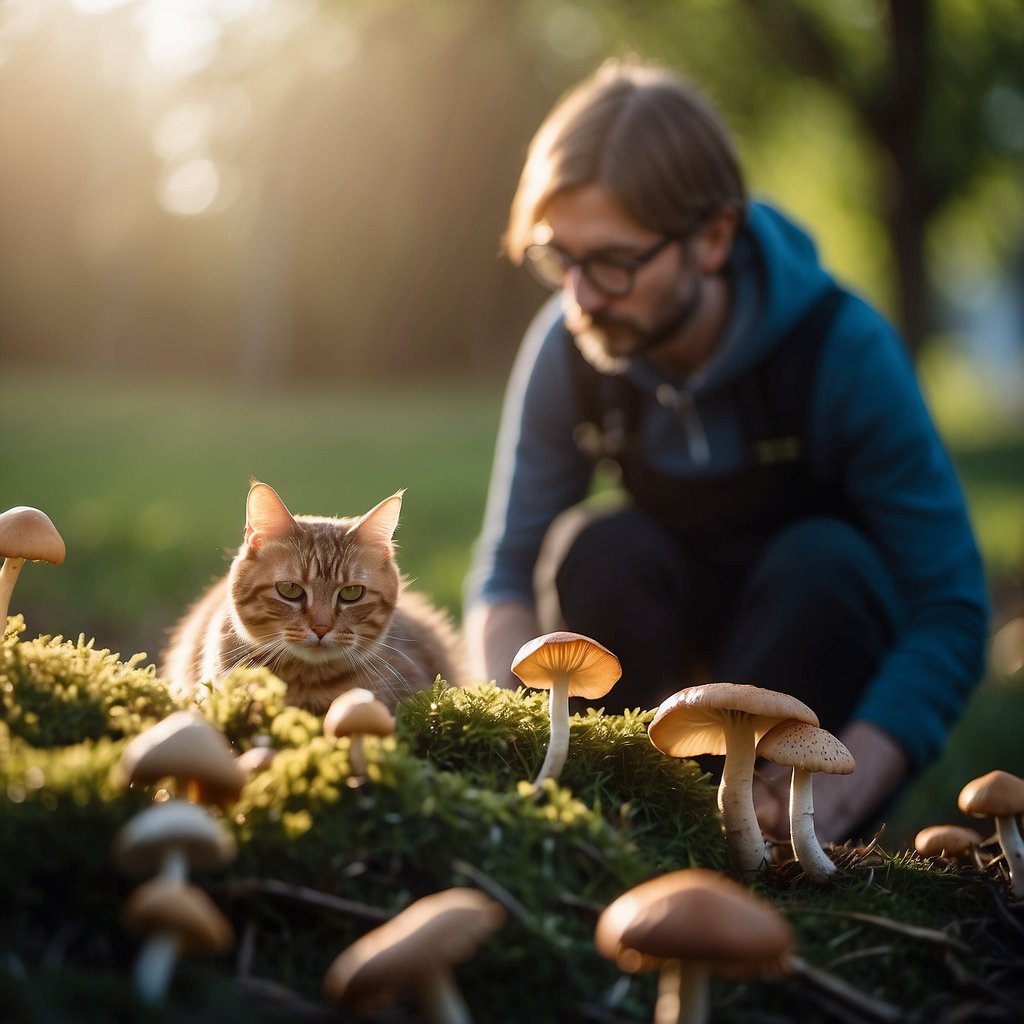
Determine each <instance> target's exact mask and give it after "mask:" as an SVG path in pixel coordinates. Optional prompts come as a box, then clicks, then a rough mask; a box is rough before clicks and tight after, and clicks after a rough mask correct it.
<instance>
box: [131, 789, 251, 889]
mask: <svg viewBox="0 0 1024 1024" xmlns="http://www.w3.org/2000/svg"><path fill="white" fill-rule="evenodd" d="M112 852H113V857H114V862H115V863H116V864H117V866H118V868H119V869H120V870H121V871H122V872H124V873H125V874H127V875H144V874H149V873H152V872H155V871H159V872H160V874H161V876H163V877H165V878H170V879H172V880H174V881H177V882H179V883H180V882H184V881H185V879H186V878H188V875H189V871H190V870H196V871H207V870H211V869H213V868H218V867H221V866H222V865H224V864H228V863H230V862H231V861H232V860H234V858H235V854H236V852H237V846H236V844H235V840H234V837H233V836H232V835H231V833H230V832H228V831H227V830H226V829H225V828H224V826H223V825H221V823H220V822H219V821H217V819H216V818H214V817H213V815H211V814H210V812H209V811H207V810H206V809H205V808H203V807H201V806H199V804H192V803H189V802H188V801H186V800H165V801H163V802H162V803H158V804H153V805H152V806H151V807H147V808H146V809H145V810H144V811H142V812H140V813H139V814H136V815H135V817H134V818H132V819H131V820H130V821H128V822H127V823H126V824H125V825H123V826H122V827H121V829H120V831H119V832H118V833H117V835H116V836H115V837H114V846H113V851H112Z"/></svg>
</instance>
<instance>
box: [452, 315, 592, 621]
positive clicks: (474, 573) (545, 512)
mask: <svg viewBox="0 0 1024 1024" xmlns="http://www.w3.org/2000/svg"><path fill="white" fill-rule="evenodd" d="M558 298H559V297H558V296H557V295H556V296H553V297H552V299H551V300H549V301H548V302H547V303H546V304H545V305H544V306H543V307H542V308H541V310H540V312H539V313H538V314H537V316H536V317H535V318H534V320H533V322H532V323H531V325H530V327H529V328H528V330H527V332H526V334H525V336H524V338H523V342H522V345H521V346H520V349H519V353H518V355H517V356H516V361H515V364H514V366H513V370H512V374H511V376H510V378H509V383H508V387H507V389H506V393H505V400H504V404H503V407H502V414H501V424H500V427H499V430H498V441H497V447H496V451H495V456H494V462H493V465H492V469H491V480H490V486H489V489H488V494H487V505H486V510H485V513H484V524H483V530H482V532H481V535H480V537H479V539H478V541H477V543H476V545H475V548H474V553H473V562H472V566H471V569H470V573H469V576H468V577H467V582H466V590H465V603H466V606H467V607H469V606H470V605H472V604H474V603H477V602H481V601H483V602H486V603H494V602H496V601H505V600H513V601H520V602H522V603H525V604H530V605H532V604H533V567H534V563H535V562H536V560H537V553H538V551H539V549H540V544H541V541H542V539H543V537H544V533H545V531H546V530H547V528H548V526H549V525H550V523H551V521H552V520H553V519H554V518H555V516H556V515H558V514H559V513H560V512H562V511H563V510H565V509H567V508H569V507H570V506H571V505H574V504H576V503H577V502H579V501H581V500H582V499H583V497H585V495H586V492H587V488H588V485H589V481H590V476H591V465H590V462H589V461H588V460H587V459H586V458H585V457H584V456H583V455H582V454H581V453H580V452H579V450H578V449H577V447H576V445H575V443H574V442H573V438H572V435H573V430H574V428H575V426H576V420H577V410H576V402H575V395H574V389H573V384H572V378H571V370H570V364H569V359H568V356H569V350H568V346H567V343H566V338H565V328H564V327H563V325H562V319H561V314H560V307H559V301H558Z"/></svg>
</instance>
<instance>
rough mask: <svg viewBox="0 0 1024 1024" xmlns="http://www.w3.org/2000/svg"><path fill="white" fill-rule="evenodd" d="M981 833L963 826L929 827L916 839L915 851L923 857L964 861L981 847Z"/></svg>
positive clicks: (922, 830)
mask: <svg viewBox="0 0 1024 1024" xmlns="http://www.w3.org/2000/svg"><path fill="white" fill-rule="evenodd" d="M981 838H982V837H981V833H980V832H977V831H975V830H974V829H973V828H965V827H964V826H963V825H928V826H927V827H926V828H923V829H921V831H920V832H918V833H917V835H916V836H915V837H914V849H915V850H917V852H918V853H919V854H921V856H922V857H943V858H946V859H948V860H963V859H964V858H965V857H967V856H968V855H969V854H970V853H971V851H972V850H974V849H975V848H976V847H978V846H979V845H981Z"/></svg>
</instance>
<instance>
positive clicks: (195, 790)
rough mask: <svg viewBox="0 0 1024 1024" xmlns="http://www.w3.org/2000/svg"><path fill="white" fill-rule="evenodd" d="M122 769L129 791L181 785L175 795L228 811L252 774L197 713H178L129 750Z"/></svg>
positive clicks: (141, 736)
mask: <svg viewBox="0 0 1024 1024" xmlns="http://www.w3.org/2000/svg"><path fill="white" fill-rule="evenodd" d="M118 767H119V769H120V771H121V773H122V775H123V776H124V777H125V779H126V780H127V781H128V783H129V785H133V786H138V785H148V784H152V783H156V782H159V781H160V780H161V779H165V778H168V777H170V778H173V779H174V780H175V784H176V785H175V795H176V796H178V797H182V798H187V799H189V800H196V801H199V802H202V803H210V804H218V805H221V806H227V805H229V804H231V803H233V802H234V801H235V800H237V799H238V797H239V795H240V794H241V792H242V787H243V786H244V785H245V780H246V774H245V772H244V770H243V769H242V768H240V767H239V766H238V764H237V763H236V762H235V758H234V755H233V754H232V752H231V744H230V743H228V741H227V739H226V738H225V736H224V734H223V733H221V732H220V731H218V729H217V728H216V727H215V726H214V725H213V724H212V723H211V722H210V721H209V720H208V719H206V718H204V717H203V716H202V715H200V714H199V713H197V712H195V711H175V712H173V713H172V714H170V715H168V716H167V717H166V718H164V719H161V721H159V722H157V724H156V725H154V726H153V727H152V728H150V729H147V730H146V731H145V732H141V733H139V735H138V736H135V737H133V738H132V739H131V740H129V742H128V743H127V744H126V745H125V748H124V751H123V752H122V754H121V759H120V761H119V762H118Z"/></svg>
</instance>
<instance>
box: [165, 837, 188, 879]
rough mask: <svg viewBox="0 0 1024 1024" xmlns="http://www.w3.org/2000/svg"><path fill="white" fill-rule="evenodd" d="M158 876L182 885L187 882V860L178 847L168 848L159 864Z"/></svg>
mask: <svg viewBox="0 0 1024 1024" xmlns="http://www.w3.org/2000/svg"><path fill="white" fill-rule="evenodd" d="M160 874H161V875H162V876H163V877H164V878H168V879H170V880H171V881H173V882H180V883H181V884H182V885H184V884H185V882H187V881H188V859H187V858H186V857H185V854H184V853H183V852H182V849H181V847H180V846H171V847H168V849H167V852H166V853H165V854H164V856H163V860H162V861H161V862H160Z"/></svg>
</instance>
